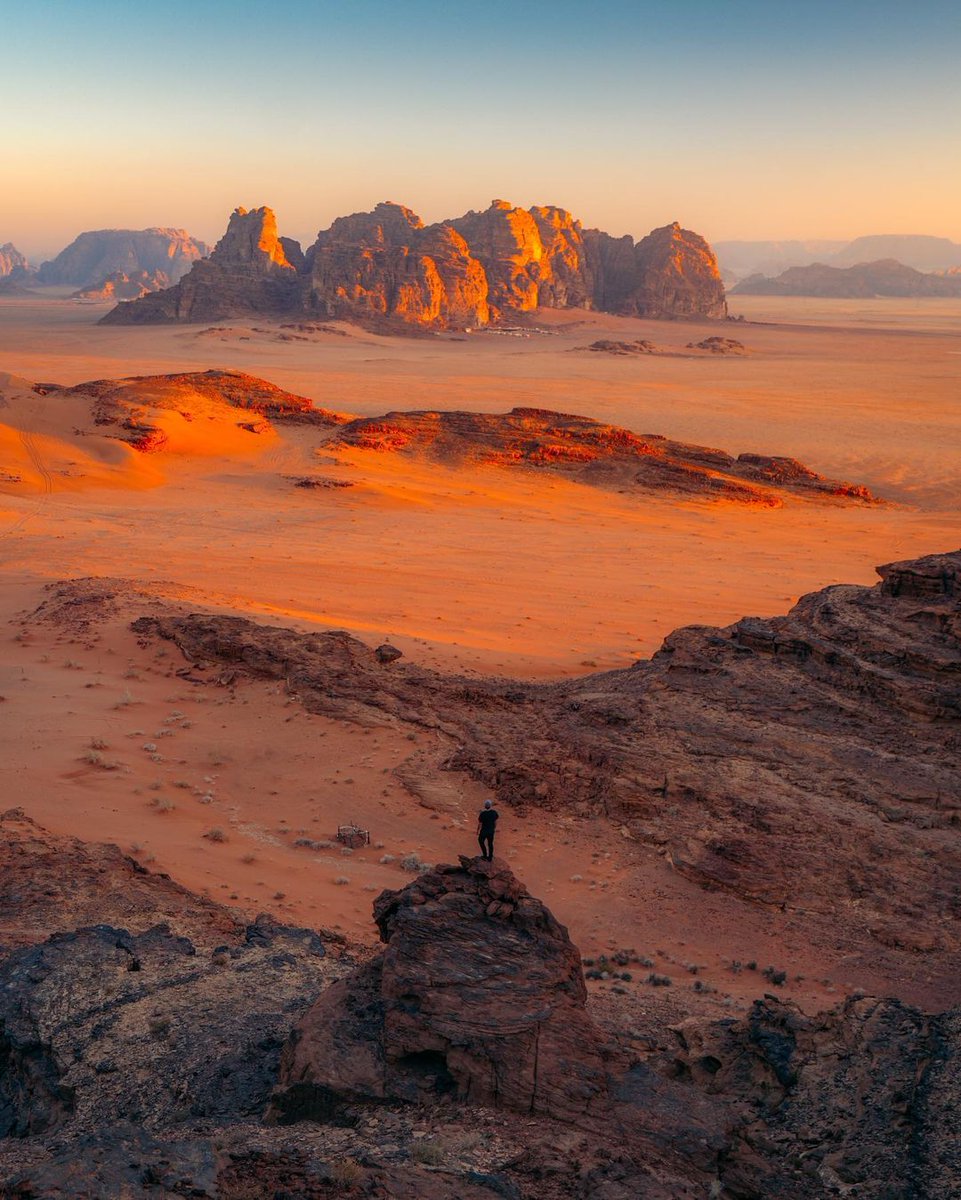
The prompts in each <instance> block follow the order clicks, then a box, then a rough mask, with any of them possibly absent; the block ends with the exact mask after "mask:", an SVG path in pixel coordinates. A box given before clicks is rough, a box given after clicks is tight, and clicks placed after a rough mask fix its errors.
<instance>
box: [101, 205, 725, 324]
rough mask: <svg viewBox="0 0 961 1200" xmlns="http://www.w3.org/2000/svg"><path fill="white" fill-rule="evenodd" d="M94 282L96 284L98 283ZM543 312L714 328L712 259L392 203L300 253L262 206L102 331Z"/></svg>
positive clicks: (542, 224) (120, 310)
mask: <svg viewBox="0 0 961 1200" xmlns="http://www.w3.org/2000/svg"><path fill="white" fill-rule="evenodd" d="M98 278H99V276H98ZM538 307H542V308H584V309H591V308H600V309H605V310H607V311H610V312H617V313H624V314H627V315H631V316H640V317H653V318H670V317H712V318H714V317H723V316H724V315H725V314H726V311H727V310H726V305H725V301H724V287H723V284H722V283H721V277H720V274H719V272H718V267H717V261H716V259H715V257H714V254H713V252H712V250H711V248H710V246H708V244H707V242H705V241H704V239H703V238H701V237H700V236H699V235H698V234H696V233H692V232H690V231H689V230H684V229H681V227H680V226H679V225H678V224H676V223H675V224H673V225H668V226H665V227H664V228H663V229H657V230H654V232H653V233H651V234H649V235H648V236H647V237H646V238H642V239H641V241H639V242H638V243H637V244H636V245H635V243H634V239H633V238H631V237H625V238H619V239H615V238H612V237H610V235H608V234H606V233H601V232H600V231H598V230H589V231H586V232H585V231H584V230H582V228H581V224H580V222H579V221H577V220H576V219H575V218H574V217H573V216H572V215H571V214H570V213H569V212H567V211H566V210H564V209H562V208H557V207H554V206H551V205H547V206H537V207H534V208H531V209H529V210H524V209H520V208H515V207H513V206H512V205H511V204H510V203H509V202H508V201H506V200H495V201H494V202H493V203H492V204H491V206H490V208H488V209H487V210H485V211H483V212H474V211H471V212H468V213H465V214H464V216H462V217H456V218H454V219H452V220H449V221H444V222H441V223H439V224H436V225H430V226H425V225H424V222H423V221H422V220H421V219H420V217H418V216H417V214H416V213H414V212H412V211H411V210H410V209H409V208H406V207H405V206H404V205H402V204H394V203H388V202H385V203H382V204H378V205H377V206H376V207H375V208H374V209H373V210H372V211H371V212H369V213H354V214H352V215H351V216H347V217H339V218H338V219H337V220H336V221H334V222H333V224H332V225H331V226H330V227H329V228H328V229H325V230H322V231H321V232H320V233H319V234H318V236H317V241H316V242H315V243H314V245H313V246H311V247H310V248H309V249H308V250H307V252H306V253H305V254H303V253H301V250H300V247H299V246H298V245H297V244H296V243H294V242H291V241H290V240H289V239H286V238H280V237H278V235H277V227H276V219H275V217H274V214H273V212H272V211H271V210H270V209H269V208H260V209H256V210H254V211H253V212H251V213H248V212H247V211H246V210H245V209H242V208H239V209H237V210H236V212H235V213H234V214H233V216H232V217H231V219H230V225H229V227H228V230H227V233H226V235H225V236H224V238H223V239H222V240H221V241H220V242H219V243H218V245H217V247H216V249H215V250H214V252H213V254H211V256H210V258H209V259H206V260H204V261H202V262H200V263H198V264H197V265H196V266H195V268H194V269H193V270H192V271H191V272H190V274H189V275H188V276H186V278H184V279H183V280H182V282H181V283H179V284H178V285H176V286H174V287H172V288H169V289H167V291H165V292H164V293H163V294H162V296H159V297H158V296H155V295H149V296H144V297H142V298H141V299H140V300H137V301H133V302H131V303H128V304H123V305H120V306H118V307H117V308H116V309H114V310H113V311H112V312H110V313H108V314H107V316H106V317H104V318H103V320H104V322H106V323H113V324H139V323H150V322H169V321H211V320H221V319H223V318H226V317H233V316H244V315H249V314H254V313H256V314H261V315H274V316H283V315H294V314H297V313H300V314H303V313H307V314H311V315H321V316H324V317H337V318H342V319H345V320H350V321H357V322H360V323H364V324H375V325H377V324H379V325H386V326H387V327H388V328H391V327H393V328H395V329H403V328H404V327H417V328H421V329H446V328H464V327H483V326H484V325H487V324H488V323H489V322H491V321H497V320H499V319H501V318H511V319H516V318H517V316H518V314H523V313H527V312H532V311H533V310H535V309H536V308H538Z"/></svg>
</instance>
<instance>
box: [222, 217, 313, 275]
mask: <svg viewBox="0 0 961 1200" xmlns="http://www.w3.org/2000/svg"><path fill="white" fill-rule="evenodd" d="M284 241H285V242H288V243H289V242H290V239H289V238H285V239H284ZM291 244H292V245H294V246H296V242H294V243H291ZM297 249H298V250H299V249H300V247H299V246H298V247H297ZM210 261H211V262H212V263H216V264H217V266H223V267H228V268H232V267H238V266H249V267H251V268H252V269H253V270H254V271H256V272H258V273H261V274H264V275H269V274H276V273H277V272H279V271H293V270H295V269H296V268H295V267H294V265H293V264H292V263H291V262H290V260H289V259H288V258H287V252H286V249H285V247H284V246H283V245H282V243H281V240H280V238H279V237H278V236H277V218H276V216H275V215H274V212H273V209H270V208H267V207H266V206H265V207H263V208H254V209H252V210H251V211H250V212H248V211H247V209H246V208H235V209H234V211H233V212H232V213H231V214H230V222H229V224H228V225H227V232H226V233H225V234H224V236H223V237H222V238H221V239H220V241H219V242H218V243H217V245H216V246H215V247H214V250H213V253H212V254H211V256H210Z"/></svg>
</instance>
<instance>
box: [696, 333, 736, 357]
mask: <svg viewBox="0 0 961 1200" xmlns="http://www.w3.org/2000/svg"><path fill="white" fill-rule="evenodd" d="M687 348H688V350H706V351H707V352H708V353H709V354H746V353H747V349H746V347H745V345H744V343H743V342H739V341H737V340H736V339H735V338H725V337H708V338H704V339H703V341H700V342H688V343H687Z"/></svg>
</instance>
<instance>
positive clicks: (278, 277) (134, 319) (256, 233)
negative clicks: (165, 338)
mask: <svg viewBox="0 0 961 1200" xmlns="http://www.w3.org/2000/svg"><path fill="white" fill-rule="evenodd" d="M285 242H286V243H287V244H286V245H285ZM299 251H300V248H299V246H296V243H290V242H289V240H288V239H281V238H280V237H279V236H278V234H277V220H276V217H275V216H274V214H273V212H271V210H270V209H269V208H257V209H253V210H252V211H251V212H248V211H247V210H246V209H245V208H237V209H235V210H234V212H233V213H232V214H231V217H230V222H229V224H228V226H227V232H226V233H225V234H224V236H223V237H222V238H221V239H220V241H219V242H218V243H217V245H216V246H215V247H214V250H213V252H212V253H211V255H210V257H209V258H204V259H202V260H201V261H200V262H198V263H196V265H195V266H194V268H193V269H192V270H191V271H190V273H189V274H188V275H186V276H185V277H184V278H183V279H182V280H181V281H180V282H179V283H178V284H177V285H176V286H175V287H171V288H167V289H165V290H164V291H162V292H155V293H151V294H150V295H147V296H143V297H142V298H141V299H140V300H139V301H132V302H130V303H129V304H121V305H118V307H117V308H115V309H112V310H111V311H110V312H109V313H107V314H106V316H104V317H102V318H101V323H102V324H106V325H131V324H133V325H139V324H168V323H173V322H179V321H219V320H223V319H224V318H226V317H235V316H238V315H260V316H263V315H270V314H273V313H284V312H288V311H292V310H293V309H295V308H296V300H297V297H298V295H299V288H298V279H299V276H298V271H297V266H296V265H295V263H296V262H297V261H299V259H298V255H299ZM288 254H290V255H292V256H293V258H294V260H295V262H291V259H290V257H288Z"/></svg>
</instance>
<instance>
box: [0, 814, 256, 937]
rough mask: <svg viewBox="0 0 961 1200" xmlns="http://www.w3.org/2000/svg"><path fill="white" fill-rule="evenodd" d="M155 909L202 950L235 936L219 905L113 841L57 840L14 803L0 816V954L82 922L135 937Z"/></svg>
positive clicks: (236, 929)
mask: <svg viewBox="0 0 961 1200" xmlns="http://www.w3.org/2000/svg"><path fill="white" fill-rule="evenodd" d="M158 913H163V919H164V921H165V922H166V923H167V925H168V926H169V927H170V929H171V930H172V931H173V933H174V934H176V935H177V936H179V937H185V938H189V939H190V940H191V941H192V943H193V944H194V945H195V946H197V947H203V948H206V949H207V950H212V949H213V947H214V946H216V945H219V944H220V943H221V942H225V941H231V942H235V941H236V940H237V939H238V938H239V937H242V933H243V930H242V927H241V925H240V924H239V923H238V921H237V918H236V917H234V916H233V915H232V914H231V913H230V912H229V911H228V910H227V909H225V908H223V907H221V906H220V905H219V904H214V903H213V902H212V901H210V900H205V899H203V898H202V897H200V896H197V895H195V894H194V893H193V892H190V891H188V890H187V889H186V888H184V887H181V886H180V885H179V884H177V883H174V882H173V880H172V879H170V877H169V876H167V875H158V874H155V873H152V872H150V871H147V870H145V869H144V868H143V867H141V866H140V864H139V863H137V862H136V861H135V860H134V859H132V858H129V857H127V856H126V855H125V854H123V853H122V852H121V851H120V849H119V848H118V847H117V846H110V845H100V844H98V843H95V842H81V841H79V840H78V839H77V838H70V837H59V836H57V835H56V834H52V833H50V832H49V831H48V830H46V829H43V828H41V827H40V826H39V825H37V824H36V823H35V822H33V821H31V820H30V819H29V818H28V817H27V816H26V815H25V813H24V812H23V810H22V809H19V808H13V809H8V810H7V811H6V812H4V813H2V814H0V955H2V954H6V953H9V952H10V951H11V950H14V949H19V948H22V947H24V946H34V945H37V944H38V943H40V942H43V941H45V940H46V939H47V938H49V937H50V935H51V934H53V933H62V932H68V931H70V930H74V929H78V928H81V927H83V926H89V925H97V924H103V923H107V924H110V925H115V926H119V927H122V928H124V929H127V930H129V931H130V932H132V933H133V934H140V933H143V932H145V931H146V930H148V929H150V928H152V927H153V926H154V925H156V923H157V915H158Z"/></svg>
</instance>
